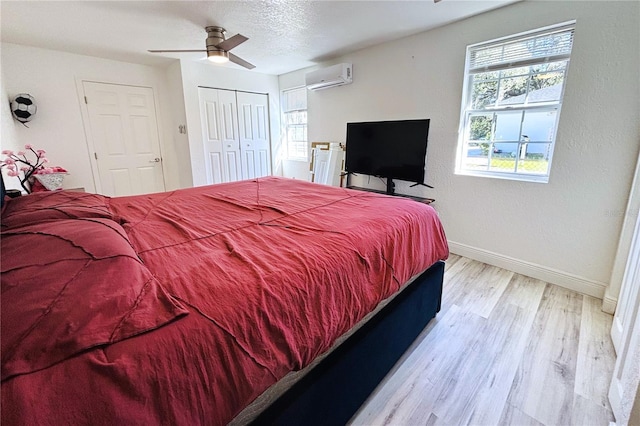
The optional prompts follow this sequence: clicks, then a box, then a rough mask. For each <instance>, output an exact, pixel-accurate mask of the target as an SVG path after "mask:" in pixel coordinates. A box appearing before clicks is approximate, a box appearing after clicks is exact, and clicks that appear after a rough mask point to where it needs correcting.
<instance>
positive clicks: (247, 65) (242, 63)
mask: <svg viewBox="0 0 640 426" xmlns="http://www.w3.org/2000/svg"><path fill="white" fill-rule="evenodd" d="M229 60H230V61H231V62H233V63H234V64H238V65H240V66H243V67H245V68H247V69H250V70H252V69H254V68H255V67H256V66H255V65H253V64H252V63H249V62H247V61H245V60H244V59H242V58H239V57H237V56H236V55H234V54H233V53H229Z"/></svg>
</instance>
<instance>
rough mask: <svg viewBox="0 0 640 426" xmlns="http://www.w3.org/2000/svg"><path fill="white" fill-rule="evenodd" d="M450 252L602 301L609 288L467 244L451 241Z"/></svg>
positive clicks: (600, 283) (603, 284)
mask: <svg viewBox="0 0 640 426" xmlns="http://www.w3.org/2000/svg"><path fill="white" fill-rule="evenodd" d="M449 250H450V251H451V253H454V254H457V255H460V256H464V257H468V258H470V259H473V260H477V261H479V262H483V263H487V264H489V265H493V266H497V267H499V268H504V269H507V270H509V271H513V272H516V273H518V274H522V275H526V276H528V277H531V278H535V279H538V280H541V281H545V282H548V283H551V284H555V285H558V286H560V287H564V288H567V289H569V290H573V291H577V292H579V293H582V294H586V295H589V296H593V297H597V298H598V299H602V298H603V297H604V291H605V289H606V287H607V284H605V283H602V282H598V281H593V280H590V279H588V278H584V277H580V276H577V275H573V274H569V273H567V272H562V271H558V270H556V269H552V268H548V267H546V266H542V265H538V264H535V263H531V262H526V261H524V260H520V259H515V258H513V257H509V256H505V255H502V254H498V253H493V252H491V251H488V250H483V249H479V248H476V247H471V246H468V245H466V244H461V243H456V242H454V241H449ZM614 303H615V302H614ZM614 309H615V308H614Z"/></svg>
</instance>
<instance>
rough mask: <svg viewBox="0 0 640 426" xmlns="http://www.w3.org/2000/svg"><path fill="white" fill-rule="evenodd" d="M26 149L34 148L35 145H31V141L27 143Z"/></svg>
mask: <svg viewBox="0 0 640 426" xmlns="http://www.w3.org/2000/svg"><path fill="white" fill-rule="evenodd" d="M24 149H33V145H31V144H30V143H28V144H26V145H25V146H24Z"/></svg>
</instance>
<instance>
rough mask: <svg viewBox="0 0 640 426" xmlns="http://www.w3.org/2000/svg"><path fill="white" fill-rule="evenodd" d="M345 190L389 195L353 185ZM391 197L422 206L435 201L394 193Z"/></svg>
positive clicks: (377, 190)
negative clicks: (414, 202) (411, 201)
mask: <svg viewBox="0 0 640 426" xmlns="http://www.w3.org/2000/svg"><path fill="white" fill-rule="evenodd" d="M347 188H349V189H355V190H356V191H365V192H374V193H376V194H384V195H389V194H387V192H386V191H381V190H379V189H373V188H362V187H360V186H353V185H350V186H347ZM391 195H393V196H394V197H402V198H409V199H411V200H413V201H417V202H419V203H424V204H431V203H433V202H434V201H435V199H433V198H424V197H416V196H413V195H405V194H397V193H395V192H394V193H393V194H391Z"/></svg>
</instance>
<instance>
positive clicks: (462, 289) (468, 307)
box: [351, 255, 615, 426]
mask: <svg viewBox="0 0 640 426" xmlns="http://www.w3.org/2000/svg"><path fill="white" fill-rule="evenodd" d="M600 305H601V301H600V300H598V299H595V298H593V297H590V296H584V295H582V294H579V293H575V292H572V291H569V290H565V289H563V288H561V287H557V286H555V285H551V284H547V283H545V282H542V281H538V280H535V279H532V278H528V277H525V276H522V275H519V274H515V273H513V272H509V271H506V270H504V269H500V268H497V267H494V266H489V265H486V264H483V263H480V262H476V261H473V260H470V259H467V258H464V257H460V256H456V255H451V257H450V259H449V260H447V262H446V272H445V280H444V291H443V300H442V310H441V311H440V313H438V315H437V317H436V318H435V319H434V320H432V321H431V322H430V323H429V325H428V326H427V328H426V329H425V330H424V331H423V332H422V334H421V335H420V336H419V337H418V339H416V341H415V342H414V343H413V345H412V346H411V348H410V349H409V350H408V351H407V352H406V353H405V354H404V356H403V357H402V359H400V361H399V362H398V363H397V364H396V366H395V367H394V369H393V370H392V371H391V372H390V373H389V375H387V377H386V378H385V379H384V381H383V382H382V383H381V384H380V385H379V386H378V388H377V389H376V391H375V392H374V393H373V394H372V395H371V396H370V397H369V399H368V400H367V402H366V403H365V404H364V405H363V406H362V408H361V409H360V411H359V412H358V413H356V415H355V416H354V417H353V418H352V419H351V423H352V424H353V425H387V424H393V425H604V426H606V425H608V424H609V422H610V421H613V416H612V414H611V408H610V406H609V402H608V400H607V392H608V389H609V381H610V380H611V375H612V372H613V366H614V363H615V354H614V350H613V345H612V343H611V339H610V337H609V329H610V328H611V321H612V317H611V315H608V314H605V313H603V312H602V311H601V310H600Z"/></svg>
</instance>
